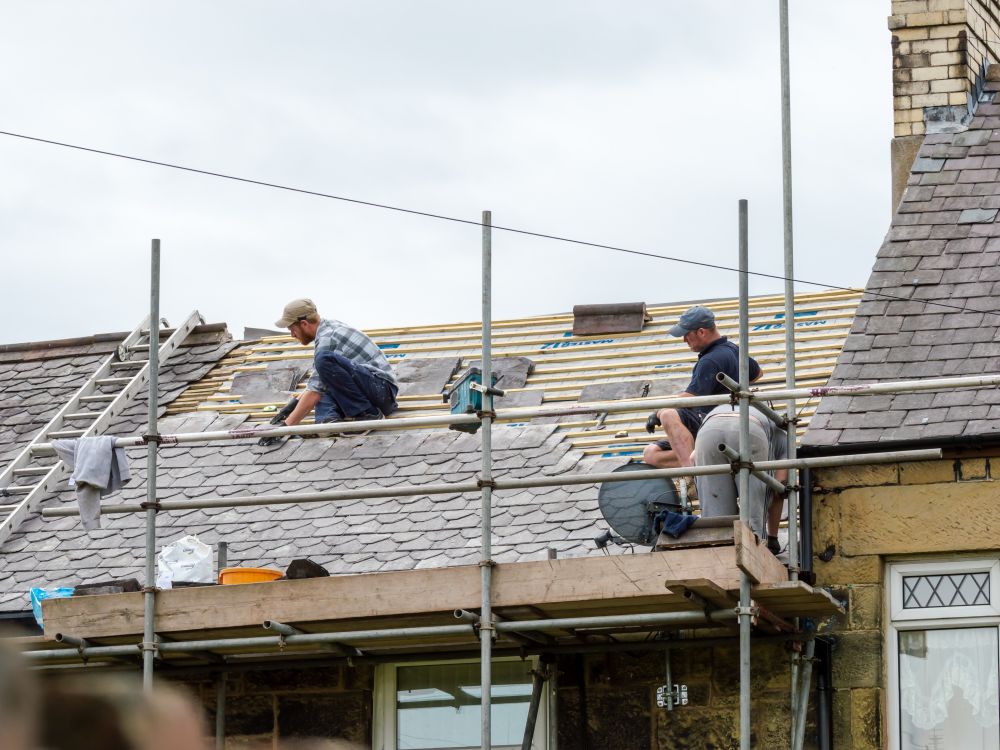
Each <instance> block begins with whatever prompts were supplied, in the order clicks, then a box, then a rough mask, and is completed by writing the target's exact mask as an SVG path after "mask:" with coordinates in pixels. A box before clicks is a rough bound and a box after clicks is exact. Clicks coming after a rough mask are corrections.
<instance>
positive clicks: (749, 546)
mask: <svg viewBox="0 0 1000 750" xmlns="http://www.w3.org/2000/svg"><path fill="white" fill-rule="evenodd" d="M733 537H734V538H735V539H736V566H737V567H738V568H739V569H740V570H742V571H743V572H744V573H746V574H747V575H748V576H749V577H750V580H751V581H752V582H753V583H780V582H783V581H787V580H788V569H787V568H786V567H785V566H784V565H782V563H781V561H780V560H779V559H778V558H776V557H775V556H774V555H773V554H771V551H770V550H769V549H768V548H767V545H766V544H764V543H758V541H757V537H756V536H755V535H754V533H753V532H752V531H751V530H750V527H749V526H747V525H746V524H745V523H743V522H742V521H733Z"/></svg>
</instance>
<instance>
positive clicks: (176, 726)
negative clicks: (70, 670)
mask: <svg viewBox="0 0 1000 750" xmlns="http://www.w3.org/2000/svg"><path fill="white" fill-rule="evenodd" d="M42 715H43V716H45V717H46V719H45V720H44V721H43V722H42V726H41V728H40V734H41V745H42V747H44V748H46V750H206V748H207V744H206V740H205V730H204V725H203V722H202V718H201V713H200V711H199V710H198V708H197V707H196V706H195V704H194V702H193V701H192V700H191V699H190V698H189V697H188V696H187V695H185V694H184V693H182V692H181V691H179V690H177V689H175V688H173V687H170V686H167V685H163V684H160V685H157V686H156V689H155V690H154V691H153V692H152V694H146V693H145V692H143V690H142V686H141V684H140V683H139V681H138V680H137V679H135V678H134V677H130V678H126V677H111V676H106V675H80V676H72V677H66V678H57V679H55V680H53V681H52V682H51V683H49V684H48V685H47V686H46V690H45V692H44V696H43V712H42Z"/></svg>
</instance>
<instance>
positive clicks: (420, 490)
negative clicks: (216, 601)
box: [42, 448, 943, 518]
mask: <svg viewBox="0 0 1000 750" xmlns="http://www.w3.org/2000/svg"><path fill="white" fill-rule="evenodd" d="M942 456H943V452H942V451H941V449H940V448H921V449H919V450H911V451H885V452H882V453H858V454H849V455H846V456H816V457H814V458H796V459H794V460H789V459H783V460H779V461H755V462H754V463H753V468H754V470H756V471H761V472H769V471H775V470H777V469H788V468H792V467H795V468H798V469H824V468H830V467H833V466H860V465H869V464H871V465H874V464H893V463H903V462H908V461H936V460H938V459H940V458H941V457H942ZM732 472H733V467H732V465H731V464H712V465H709V466H685V467H680V468H674V469H647V470H642V471H627V472H622V471H619V472H600V473H594V474H565V475H562V476H555V477H538V478H535V479H528V478H526V479H494V480H492V482H493V484H492V489H493V490H495V491H500V490H524V489H531V488H533V487H554V486H562V485H578V484H603V483H605V482H635V481H639V480H643V479H677V478H680V477H692V476H694V477H703V476H712V475H715V474H731V473H732ZM479 491H480V487H479V485H478V483H472V482H465V483H459V484H424V485H407V486H403V487H379V488H377V489H371V490H329V491H327V492H301V493H297V494H295V493H285V494H276V495H246V496H240V497H218V498H202V499H197V500H161V501H160V502H159V503H158V508H159V511H160V512H163V513H167V512H170V511H177V510H199V509H204V508H240V507H245V506H248V505H298V504H307V503H325V502H331V501H338V500H372V499H378V498H391V497H408V496H413V495H420V496H423V495H461V494H468V493H472V492H479ZM547 502H561V501H554V500H553V501H547V500H539V501H538V503H539V504H540V505H544V504H545V503H547ZM143 511H144V508H143V504H140V505H103V506H101V514H102V515H104V514H110V515H114V514H123V513H142V512H143ZM78 515H80V509H79V508H78V507H77V506H76V505H69V504H67V505H66V506H65V507H62V508H44V509H43V510H42V517H43V518H62V517H66V516H78Z"/></svg>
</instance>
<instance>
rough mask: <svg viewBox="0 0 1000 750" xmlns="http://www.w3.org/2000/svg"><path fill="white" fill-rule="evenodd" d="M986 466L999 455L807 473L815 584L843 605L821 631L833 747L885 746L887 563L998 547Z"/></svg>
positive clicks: (998, 509)
mask: <svg viewBox="0 0 1000 750" xmlns="http://www.w3.org/2000/svg"><path fill="white" fill-rule="evenodd" d="M991 461H992V462H993V464H994V465H995V466H1000V464H998V462H1000V459H998V458H993V459H989V458H969V459H962V460H941V461H930V462H921V463H907V464H886V465H883V466H862V467H845V468H840V469H827V470H817V471H816V472H815V474H814V486H815V495H814V515H813V531H814V537H813V539H814V541H813V546H814V550H813V551H814V554H815V556H816V558H817V559H816V560H815V562H814V570H815V573H816V577H817V585H819V586H828V587H830V588H831V589H832V591H833V592H834V594H835V595H836V596H837V597H838V598H840V599H843V600H845V601H846V602H847V603H848V611H847V614H846V615H845V616H843V617H837V618H832V619H830V620H828V621H826V622H824V623H822V626H821V632H826V633H830V634H833V635H834V636H835V638H836V641H837V645H836V648H835V650H834V653H833V684H832V687H833V690H834V698H833V723H834V724H833V730H834V747H835V748H851V749H852V750H875V748H881V747H883V744H884V735H885V726H886V717H885V710H886V702H885V688H886V682H885V679H886V678H885V674H886V663H885V660H884V658H883V654H882V651H883V642H884V637H885V623H884V621H883V618H884V612H883V603H884V601H885V590H884V570H885V562H886V559H887V558H888V559H894V557H896V556H911V555H927V556H928V559H933V557H931V556H933V555H938V556H940V555H949V556H954V555H955V554H956V553H958V554H961V553H980V552H987V553H991V554H995V553H996V551H997V550H1000V535H997V533H996V529H997V528H1000V526H998V524H1000V503H997V501H996V492H997V489H998V485H997V483H996V482H995V481H994V480H993V479H992V474H991ZM998 470H1000V469H998Z"/></svg>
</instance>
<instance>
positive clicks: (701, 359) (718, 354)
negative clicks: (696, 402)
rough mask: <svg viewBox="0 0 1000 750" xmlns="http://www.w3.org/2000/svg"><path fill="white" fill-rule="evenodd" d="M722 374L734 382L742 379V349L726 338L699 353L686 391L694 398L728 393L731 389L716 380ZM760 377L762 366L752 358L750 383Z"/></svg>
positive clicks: (707, 408) (703, 410) (704, 409)
mask: <svg viewBox="0 0 1000 750" xmlns="http://www.w3.org/2000/svg"><path fill="white" fill-rule="evenodd" d="M720 372H724V373H726V375H728V376H729V377H731V378H732V379H733V380H739V378H740V348H739V347H738V346H736V344H734V343H733V342H732V341H730V340H729V339H728V338H726V337H725V336H722V337H720V338H718V339H716V340H715V341H713V342H712V343H711V344H709V345H708V348H706V349H704V350H703V351H701V352H699V353H698V361H697V362H696V363H695V365H694V371H693V372H692V373H691V382H690V383H688V387H687V388H686V389H685V390H686V391H687V392H688V393H690V394H691V395H693V396H712V395H714V394H716V393H728V392H729V389H728V388H726V387H725V386H724V385H723V384H722V383H720V382H719V381H718V380H716V378H715V376H716V375H718V374H719V373H720ZM759 376H760V365H758V364H757V360H755V359H754V358H753V357H750V381H751V382H753V381H754V380H755V379H756V378H758V377H759ZM712 409H713V407H711V406H699V407H697V408H696V409H695V411H699V412H701V413H702V414H708V412H710V411H712Z"/></svg>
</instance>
